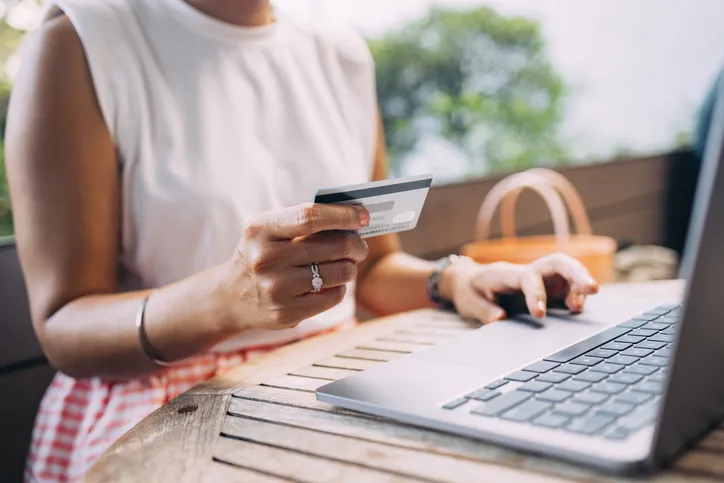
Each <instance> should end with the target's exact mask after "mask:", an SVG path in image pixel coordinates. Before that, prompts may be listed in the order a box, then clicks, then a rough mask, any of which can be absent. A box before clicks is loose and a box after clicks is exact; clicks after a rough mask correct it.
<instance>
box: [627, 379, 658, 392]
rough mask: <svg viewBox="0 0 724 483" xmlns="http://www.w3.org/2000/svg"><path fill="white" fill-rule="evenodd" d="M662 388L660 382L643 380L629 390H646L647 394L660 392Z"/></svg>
mask: <svg viewBox="0 0 724 483" xmlns="http://www.w3.org/2000/svg"><path fill="white" fill-rule="evenodd" d="M663 388H664V385H663V384H662V383H660V382H647V381H645V382H642V383H639V384H636V385H635V386H634V387H633V388H631V390H632V391H636V392H647V393H649V394H661V392H662V390H663Z"/></svg>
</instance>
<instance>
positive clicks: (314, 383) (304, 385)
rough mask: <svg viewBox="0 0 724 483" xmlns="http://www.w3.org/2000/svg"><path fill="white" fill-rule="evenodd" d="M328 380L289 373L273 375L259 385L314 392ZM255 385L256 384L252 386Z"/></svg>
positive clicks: (239, 392)
mask: <svg viewBox="0 0 724 483" xmlns="http://www.w3.org/2000/svg"><path fill="white" fill-rule="evenodd" d="M328 383H329V381H327V380H324V379H314V378H311V377H302V376H291V375H289V374H286V375H284V376H279V377H273V378H271V379H269V380H268V381H267V382H265V383H263V384H261V387H278V388H282V389H293V390H296V391H307V392H314V391H316V390H317V389H318V388H319V387H321V386H323V385H325V384H328ZM253 387H257V386H253ZM249 389H252V388H246V389H241V390H239V391H238V392H236V393H234V394H235V395H236V394H243V393H244V392H245V391H249Z"/></svg>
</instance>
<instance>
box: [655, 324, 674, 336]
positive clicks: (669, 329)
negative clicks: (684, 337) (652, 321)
mask: <svg viewBox="0 0 724 483" xmlns="http://www.w3.org/2000/svg"><path fill="white" fill-rule="evenodd" d="M659 334H664V335H676V326H675V325H670V326H669V328H668V329H666V330H662V331H661V332H659Z"/></svg>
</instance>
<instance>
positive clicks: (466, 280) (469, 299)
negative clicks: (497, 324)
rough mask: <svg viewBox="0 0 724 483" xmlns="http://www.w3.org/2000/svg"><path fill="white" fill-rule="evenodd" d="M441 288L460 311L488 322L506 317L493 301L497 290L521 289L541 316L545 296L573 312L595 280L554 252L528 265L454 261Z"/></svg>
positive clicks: (535, 313)
mask: <svg viewBox="0 0 724 483" xmlns="http://www.w3.org/2000/svg"><path fill="white" fill-rule="evenodd" d="M441 291H442V293H443V295H444V296H445V297H446V298H448V299H449V300H452V301H453V303H454V304H455V307H456V309H457V311H458V312H459V313H460V315H462V316H463V317H469V318H474V319H478V320H480V321H481V322H483V323H488V322H493V321H496V320H500V319H503V318H505V317H506V314H505V311H504V310H503V309H502V308H500V307H499V306H498V305H496V304H495V300H496V294H504V293H512V292H518V291H520V292H522V293H523V294H524V296H525V301H526V305H527V306H528V310H529V311H530V313H531V314H532V315H533V316H535V317H544V316H545V314H546V306H547V302H548V299H553V300H563V301H565V303H566V306H567V307H568V308H569V309H570V310H571V311H572V312H580V311H582V310H583V305H584V303H585V301H586V296H587V295H592V294H595V293H597V292H598V283H597V282H596V281H595V280H594V279H593V278H592V277H591V275H590V274H589V273H588V270H586V269H585V268H584V267H583V265H581V264H580V263H579V262H578V261H577V260H575V259H574V258H571V257H569V256H567V255H563V254H555V255H550V256H547V257H543V258H540V259H538V260H536V261H535V262H533V263H531V264H529V265H514V264H510V263H492V264H490V265H479V264H477V263H474V262H471V261H463V262H461V263H456V264H453V265H451V266H450V267H448V269H447V270H445V271H444V272H443V275H442V280H441Z"/></svg>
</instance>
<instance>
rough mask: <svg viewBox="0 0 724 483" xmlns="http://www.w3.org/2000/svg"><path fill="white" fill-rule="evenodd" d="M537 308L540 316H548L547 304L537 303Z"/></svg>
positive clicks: (540, 301)
mask: <svg viewBox="0 0 724 483" xmlns="http://www.w3.org/2000/svg"><path fill="white" fill-rule="evenodd" d="M535 307H536V308H537V309H538V314H539V315H540V316H541V317H542V316H544V315H545V314H546V303H545V302H543V301H542V300H539V301H538V302H536V304H535Z"/></svg>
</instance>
